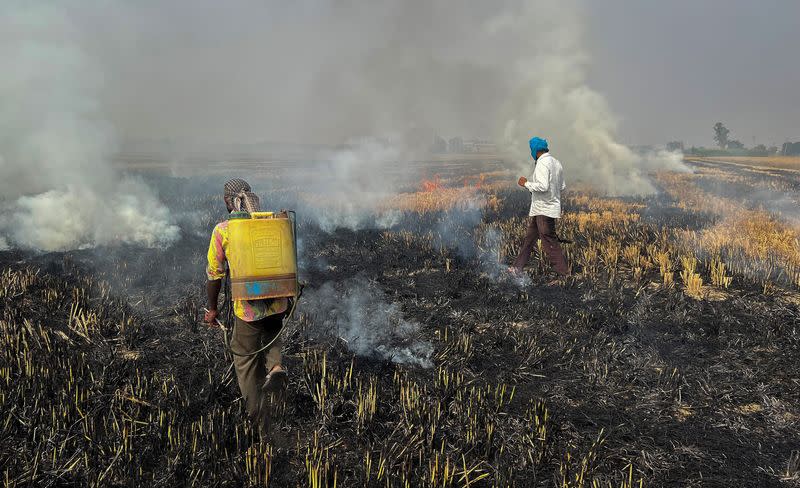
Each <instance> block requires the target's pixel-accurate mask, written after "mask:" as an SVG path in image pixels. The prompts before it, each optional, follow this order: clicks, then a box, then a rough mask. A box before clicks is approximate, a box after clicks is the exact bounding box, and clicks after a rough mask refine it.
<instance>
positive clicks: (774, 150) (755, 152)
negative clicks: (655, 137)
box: [667, 122, 800, 157]
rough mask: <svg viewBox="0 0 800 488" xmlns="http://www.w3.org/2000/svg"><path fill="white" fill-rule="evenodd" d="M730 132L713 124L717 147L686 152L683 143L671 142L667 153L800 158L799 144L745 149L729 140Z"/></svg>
mask: <svg viewBox="0 0 800 488" xmlns="http://www.w3.org/2000/svg"><path fill="white" fill-rule="evenodd" d="M730 134H731V131H730V130H729V129H728V128H727V127H725V124H723V123H722V122H717V123H716V124H714V142H716V143H717V147H713V148H708V147H695V146H692V147H690V148H689V149H688V150H685V149H684V147H683V142H680V141H672V142H668V143H667V150H668V151H680V152H684V153H686V154H690V155H693V156H752V157H758V156H775V155H780V156H800V142H795V143H791V142H787V143H785V144H784V145H783V147H781V148H778V147H777V146H771V147H767V146H765V145H764V144H758V145H756V146H753V147H745V145H744V144H742V142H741V141H739V140H738V139H731V138H730Z"/></svg>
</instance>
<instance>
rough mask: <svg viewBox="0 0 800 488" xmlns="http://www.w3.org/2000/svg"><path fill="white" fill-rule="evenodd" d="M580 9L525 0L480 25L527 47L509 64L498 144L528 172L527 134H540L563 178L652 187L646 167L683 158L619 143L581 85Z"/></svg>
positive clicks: (603, 105) (609, 117)
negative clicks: (639, 151)
mask: <svg viewBox="0 0 800 488" xmlns="http://www.w3.org/2000/svg"><path fill="white" fill-rule="evenodd" d="M580 7H581V4H580V3H579V2H576V1H571V0H567V1H558V2H556V1H539V2H525V3H523V4H519V5H518V6H517V7H516V8H511V9H510V10H508V11H506V12H504V13H503V14H501V15H499V16H497V17H495V18H494V19H493V20H492V21H491V22H490V23H489V24H488V25H487V29H488V32H489V33H490V34H494V33H499V32H507V33H508V32H510V33H512V34H513V35H515V36H518V38H519V39H524V40H525V50H526V51H527V52H528V56H526V57H521V58H519V59H517V60H516V62H514V63H513V68H512V70H511V75H510V76H511V79H513V80H516V82H515V83H514V84H513V86H512V87H511V90H510V93H509V100H508V103H507V105H506V107H505V114H506V116H505V119H506V120H505V122H504V124H503V132H502V137H501V139H502V141H503V145H504V148H505V149H506V151H508V152H509V153H510V154H512V155H513V157H514V160H515V161H517V162H518V163H519V166H520V170H521V171H522V172H523V173H524V174H526V175H527V174H528V173H530V172H531V155H530V151H529V148H528V144H527V141H528V139H529V138H530V137H531V136H532V135H538V136H540V137H545V138H547V139H548V141H549V145H550V148H551V149H552V150H553V153H554V154H555V155H556V156H557V157H558V158H559V159H560V160H561V161H562V163H564V166H565V171H566V175H567V179H568V180H569V179H571V180H572V181H575V180H582V181H585V182H587V183H591V184H592V185H594V186H596V187H597V188H598V189H599V190H601V191H606V192H608V193H610V194H615V195H626V194H646V193H652V192H653V191H654V188H653V186H652V184H651V183H650V181H649V179H648V177H647V173H648V172H651V171H654V170H656V169H666V170H685V166H684V165H683V163H682V156H681V155H680V154H678V153H671V152H666V151H658V152H651V153H650V154H646V155H640V154H637V153H635V152H634V151H632V150H631V149H630V148H628V147H627V146H625V145H623V144H620V143H619V142H618V139H617V134H616V128H617V122H616V118H615V116H614V113H613V111H612V110H611V108H610V107H609V106H608V103H607V102H606V100H605V98H604V97H603V96H602V95H601V94H599V93H598V92H596V91H594V90H592V89H591V88H590V87H589V86H588V84H587V80H586V71H587V68H588V65H589V60H590V53H589V52H588V51H587V49H586V47H585V42H584V41H583V34H584V31H585V25H584V19H583V18H582V16H581V8H580ZM536 19H540V20H542V19H543V21H539V22H536Z"/></svg>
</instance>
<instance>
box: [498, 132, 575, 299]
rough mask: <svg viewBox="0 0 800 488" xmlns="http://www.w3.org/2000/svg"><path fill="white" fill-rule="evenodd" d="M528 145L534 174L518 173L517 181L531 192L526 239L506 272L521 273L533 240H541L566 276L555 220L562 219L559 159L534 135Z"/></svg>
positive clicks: (546, 250) (531, 248) (554, 262)
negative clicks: (529, 175) (530, 177)
mask: <svg viewBox="0 0 800 488" xmlns="http://www.w3.org/2000/svg"><path fill="white" fill-rule="evenodd" d="M528 144H529V145H530V148H531V156H532V157H533V159H534V161H535V163H534V164H535V168H534V170H533V177H532V179H531V180H528V179H527V178H525V177H524V176H521V177H520V178H519V181H518V182H517V183H518V184H519V186H521V187H523V188H525V189H527V190H528V191H530V192H531V209H530V213H529V217H528V228H527V231H526V233H525V240H524V241H523V243H522V248H521V249H520V250H519V255H518V256H517V259H516V260H515V261H514V265H513V266H512V267H510V268H509V271H511V272H512V273H514V274H519V273H521V272H522V269H523V268H524V267H525V265H526V264H527V263H528V259H530V256H531V252H532V251H533V247H534V246H535V245H536V241H537V240H539V239H541V240H542V248H543V249H544V252H545V253H546V254H547V256H548V257H549V258H550V263H551V264H552V265H553V269H554V270H555V271H556V273H558V274H559V275H560V276H562V277H566V276H568V275H569V268H567V260H566V258H565V257H564V252H563V251H562V250H561V245H560V244H559V240H558V236H557V235H556V219H559V218H561V192H562V191H564V188H565V185H564V176H563V170H562V167H561V162H560V161H559V160H557V159H556V158H554V157H553V156H551V155H550V150H549V149H548V147H547V141H546V140H544V139H541V138H539V137H534V138H532V139H531V140H530V141H529V143H528ZM554 283H555V282H554Z"/></svg>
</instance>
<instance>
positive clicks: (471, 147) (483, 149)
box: [464, 139, 497, 153]
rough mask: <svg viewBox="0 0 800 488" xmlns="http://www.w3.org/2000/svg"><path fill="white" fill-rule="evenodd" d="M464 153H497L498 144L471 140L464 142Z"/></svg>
mask: <svg viewBox="0 0 800 488" xmlns="http://www.w3.org/2000/svg"><path fill="white" fill-rule="evenodd" d="M464 152H467V153H495V152H497V144H495V143H494V142H491V141H486V140H481V139H471V140H467V141H464Z"/></svg>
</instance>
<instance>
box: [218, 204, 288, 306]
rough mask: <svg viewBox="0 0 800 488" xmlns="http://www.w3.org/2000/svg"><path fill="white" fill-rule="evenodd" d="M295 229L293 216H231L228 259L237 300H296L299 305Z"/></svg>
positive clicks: (234, 297)
mask: <svg viewBox="0 0 800 488" xmlns="http://www.w3.org/2000/svg"><path fill="white" fill-rule="evenodd" d="M290 215H291V216H292V218H290ZM296 229H297V226H296V223H295V219H294V212H281V213H278V214H275V213H273V212H253V213H251V214H248V213H246V212H236V213H235V214H231V218H230V220H229V222H228V251H227V258H228V269H230V279H231V297H232V298H233V299H234V300H260V299H264V298H294V299H295V300H294V303H297V300H296V299H297V297H298V295H299V292H300V284H299V283H298V281H297V232H296Z"/></svg>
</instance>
